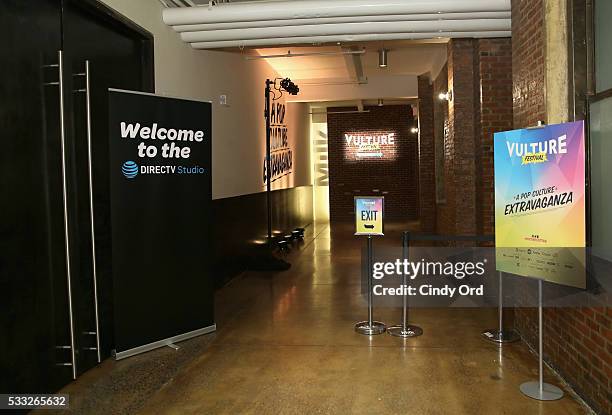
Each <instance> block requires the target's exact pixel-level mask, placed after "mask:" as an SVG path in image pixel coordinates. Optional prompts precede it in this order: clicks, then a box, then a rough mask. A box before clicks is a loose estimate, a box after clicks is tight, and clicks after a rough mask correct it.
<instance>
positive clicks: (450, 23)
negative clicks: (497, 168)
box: [163, 0, 511, 49]
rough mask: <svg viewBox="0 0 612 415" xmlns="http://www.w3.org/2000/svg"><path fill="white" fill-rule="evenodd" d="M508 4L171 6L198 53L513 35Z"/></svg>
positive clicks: (314, 1) (363, 0)
mask: <svg viewBox="0 0 612 415" xmlns="http://www.w3.org/2000/svg"><path fill="white" fill-rule="evenodd" d="M510 18H511V16H510V0H302V1H264V2H248V3H229V4H218V5H213V6H210V7H206V6H199V7H187V8H174V9H165V10H164V11H163V19H164V22H166V24H168V25H172V26H174V28H175V30H177V31H179V32H181V38H182V39H183V40H184V41H185V42H188V43H191V44H192V46H193V47H194V48H197V49H215V48H227V47H249V46H252V47H256V46H273V45H291V44H307V43H329V42H355V41H371V40H406V39H427V38H439V37H462V38H467V37H507V36H510V31H511V20H510Z"/></svg>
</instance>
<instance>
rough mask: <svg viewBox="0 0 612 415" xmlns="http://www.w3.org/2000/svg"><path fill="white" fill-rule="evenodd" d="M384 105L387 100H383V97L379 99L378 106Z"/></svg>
mask: <svg viewBox="0 0 612 415" xmlns="http://www.w3.org/2000/svg"><path fill="white" fill-rule="evenodd" d="M383 105H385V101H383V100H382V98H379V99H378V106H379V107H382V106H383Z"/></svg>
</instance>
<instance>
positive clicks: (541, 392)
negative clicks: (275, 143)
mask: <svg viewBox="0 0 612 415" xmlns="http://www.w3.org/2000/svg"><path fill="white" fill-rule="evenodd" d="M542 337H543V324H542V280H541V279H539V280H538V365H539V368H538V369H539V378H538V380H537V381H529V382H525V383H523V384H521V386H520V389H521V392H523V394H524V395H526V396H528V397H530V398H533V399H536V400H538V401H556V400H558V399H561V398H563V391H562V390H561V389H560V388H558V387H557V386H555V385H551V384H550V383H544V353H543V351H544V350H543V346H542Z"/></svg>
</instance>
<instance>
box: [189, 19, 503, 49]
mask: <svg viewBox="0 0 612 415" xmlns="http://www.w3.org/2000/svg"><path fill="white" fill-rule="evenodd" d="M509 30H510V20H505V19H486V20H485V19H483V20H429V21H425V22H422V21H412V22H365V23H341V24H324V25H306V26H301V25H300V26H281V27H257V28H249V29H228V30H212V31H211V30H207V31H201V32H183V33H181V38H182V39H183V40H184V41H185V42H189V43H195V42H217V41H228V40H250V39H270V38H281V37H310V36H333V35H359V34H366V33H377V34H388V33H444V32H481V31H509Z"/></svg>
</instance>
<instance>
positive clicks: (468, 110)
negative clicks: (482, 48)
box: [445, 39, 480, 235]
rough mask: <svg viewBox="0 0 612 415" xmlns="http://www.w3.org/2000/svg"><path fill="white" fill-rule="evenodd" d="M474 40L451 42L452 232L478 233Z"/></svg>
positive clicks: (448, 152) (448, 160) (448, 151)
mask: <svg viewBox="0 0 612 415" xmlns="http://www.w3.org/2000/svg"><path fill="white" fill-rule="evenodd" d="M475 45H476V41H475V40H473V39H452V40H451V41H450V42H449V44H448V89H449V90H450V91H452V94H453V96H452V99H451V100H450V101H449V102H448V125H449V129H448V130H449V132H448V139H447V142H446V145H445V170H446V178H447V180H446V183H447V186H446V200H447V205H448V212H449V214H452V215H453V217H452V218H451V219H450V221H448V222H450V223H449V225H450V227H451V228H450V229H447V231H448V232H450V233H456V234H461V235H473V234H475V233H476V181H477V175H476V163H477V157H478V154H477V152H476V137H477V134H478V132H477V131H478V126H477V120H478V113H479V110H480V108H479V102H477V90H476V85H477V82H478V81H477V80H478V66H477V64H476V63H477V56H476V54H475Z"/></svg>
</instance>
